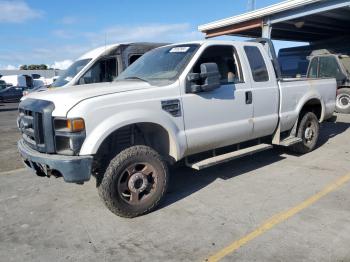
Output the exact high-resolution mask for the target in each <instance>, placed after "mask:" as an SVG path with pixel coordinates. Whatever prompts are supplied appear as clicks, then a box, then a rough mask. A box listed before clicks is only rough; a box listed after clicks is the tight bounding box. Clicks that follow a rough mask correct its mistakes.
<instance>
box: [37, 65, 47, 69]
mask: <svg viewBox="0 0 350 262" xmlns="http://www.w3.org/2000/svg"><path fill="white" fill-rule="evenodd" d="M39 69H40V70H47V65H44V64H41V65H39Z"/></svg>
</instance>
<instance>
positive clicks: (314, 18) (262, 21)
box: [198, 0, 350, 43]
mask: <svg viewBox="0 0 350 262" xmlns="http://www.w3.org/2000/svg"><path fill="white" fill-rule="evenodd" d="M198 30H199V31H201V32H203V33H205V34H206V38H210V37H215V36H222V35H235V36H245V37H253V38H256V37H266V38H271V39H275V40H287V41H301V42H310V43H313V42H318V41H322V40H328V39H331V38H337V37H344V36H349V35H350V0H290V1H284V2H281V3H278V4H275V5H272V6H269V7H266V8H262V9H259V10H256V11H253V12H249V13H246V14H242V15H239V16H234V17H230V18H226V19H222V20H219V21H215V22H212V23H209V24H205V25H202V26H199V27H198Z"/></svg>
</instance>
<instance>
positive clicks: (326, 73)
mask: <svg viewBox="0 0 350 262" xmlns="http://www.w3.org/2000/svg"><path fill="white" fill-rule="evenodd" d="M319 67H320V68H319V77H321V78H322V77H323V78H325V77H336V76H337V75H338V74H339V73H340V68H339V66H338V63H337V60H336V58H335V57H334V56H326V57H320V65H319Z"/></svg>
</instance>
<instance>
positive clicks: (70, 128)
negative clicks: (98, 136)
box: [54, 118, 85, 132]
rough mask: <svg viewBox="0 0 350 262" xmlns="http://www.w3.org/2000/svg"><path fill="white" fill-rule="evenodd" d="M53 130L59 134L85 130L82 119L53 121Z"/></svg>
mask: <svg viewBox="0 0 350 262" xmlns="http://www.w3.org/2000/svg"><path fill="white" fill-rule="evenodd" d="M54 122H55V130H56V131H61V132H81V131H84V130H85V122H84V119H82V118H73V119H60V118H58V119H55V121H54Z"/></svg>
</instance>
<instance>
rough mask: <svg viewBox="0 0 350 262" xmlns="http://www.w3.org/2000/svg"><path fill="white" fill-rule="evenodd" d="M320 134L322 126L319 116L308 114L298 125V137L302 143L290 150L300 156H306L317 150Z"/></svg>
mask: <svg viewBox="0 0 350 262" xmlns="http://www.w3.org/2000/svg"><path fill="white" fill-rule="evenodd" d="M319 133H320V124H319V122H318V119H317V116H316V115H315V114H314V113H312V112H308V113H306V114H304V115H303V117H302V119H301V121H300V122H299V125H298V132H297V136H298V137H299V138H301V139H302V142H300V143H299V144H296V145H294V146H292V147H291V148H290V149H291V150H292V151H293V152H295V153H298V154H306V153H309V152H311V151H312V150H314V149H315V147H316V144H317V141H318V137H319Z"/></svg>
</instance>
